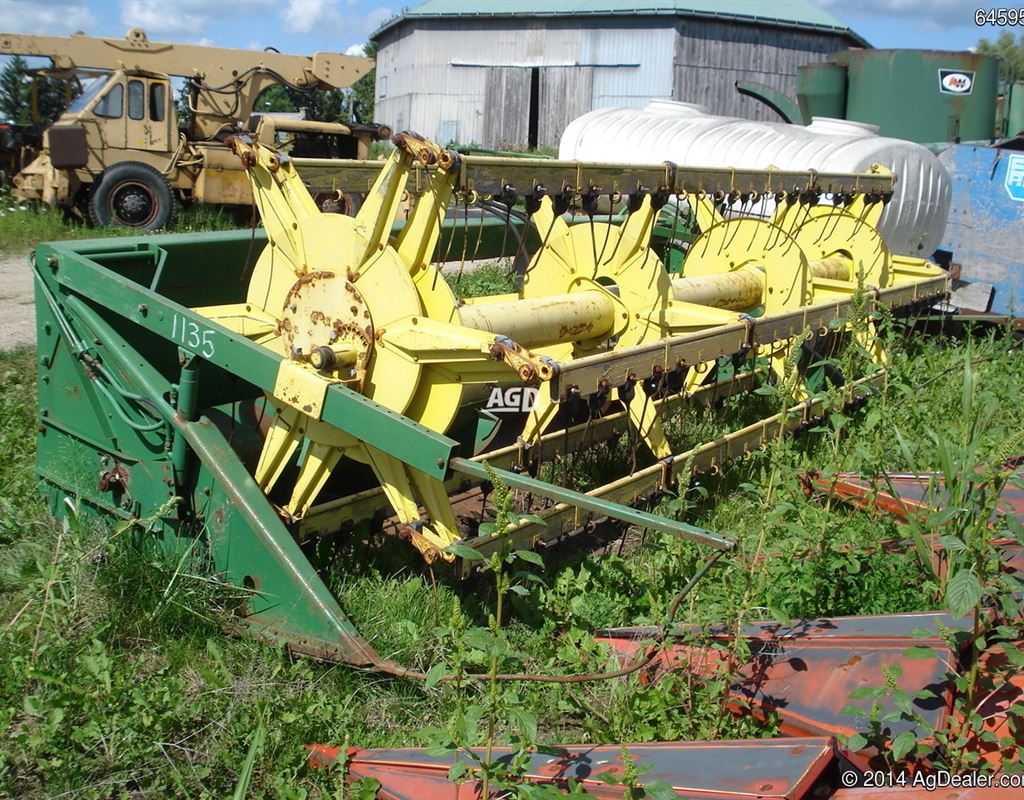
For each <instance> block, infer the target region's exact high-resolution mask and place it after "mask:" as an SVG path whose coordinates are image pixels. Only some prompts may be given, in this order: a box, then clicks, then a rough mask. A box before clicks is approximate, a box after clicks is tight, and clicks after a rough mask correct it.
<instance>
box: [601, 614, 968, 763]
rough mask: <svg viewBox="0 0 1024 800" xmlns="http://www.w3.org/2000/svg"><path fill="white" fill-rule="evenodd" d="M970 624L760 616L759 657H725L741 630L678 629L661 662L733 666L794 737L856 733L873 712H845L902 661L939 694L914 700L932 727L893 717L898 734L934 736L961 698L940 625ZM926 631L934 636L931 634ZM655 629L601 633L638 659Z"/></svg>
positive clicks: (759, 706) (916, 685)
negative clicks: (919, 650)
mask: <svg viewBox="0 0 1024 800" xmlns="http://www.w3.org/2000/svg"><path fill="white" fill-rule="evenodd" d="M970 625H971V620H970V618H963V619H959V620H956V619H954V618H952V617H951V616H950V615H949V614H946V613H942V612H924V613H915V614H890V615H880V616H863V617H835V618H831V619H818V620H807V621H802V622H794V623H791V624H788V625H783V624H780V623H775V622H761V623H753V624H750V625H747V626H746V627H745V628H744V631H743V636H744V637H745V638H746V640H747V644H748V646H749V648H750V653H751V657H750V660H749V661H748V662H747V663H745V664H735V665H730V664H728V663H726V661H725V659H726V658H727V654H728V653H729V652H730V649H729V648H728V647H727V645H728V644H729V643H730V642H731V641H732V638H733V637H732V636H731V635H730V634H728V633H725V632H723V631H720V630H718V631H716V630H709V631H704V632H701V631H700V630H699V629H696V628H691V627H678V628H677V629H676V630H675V631H674V633H675V635H676V637H678V638H677V640H676V642H675V643H674V644H672V645H671V646H669V647H668V648H666V649H665V650H664V651H663V653H662V655H661V656H660V657H659V662H658V663H659V667H660V669H665V668H676V669H685V670H688V671H690V672H694V673H696V674H698V675H701V676H704V677H710V676H713V675H716V674H723V670H724V674H726V675H728V676H729V677H730V679H731V680H732V684H731V686H730V691H731V693H732V695H733V696H734V697H735V698H736V699H737V700H743V701H745V702H746V703H749V704H750V706H751V710H752V711H753V713H755V714H757V715H758V716H761V717H765V716H767V715H768V714H770V713H775V714H777V716H778V719H779V723H780V730H781V732H782V733H784V734H788V735H792V736H821V735H836V736H849V735H852V734H854V733H857V732H860V731H864V730H866V729H867V728H868V720H867V718H866V717H863V718H859V717H853V716H848V715H845V714H842V713H841V711H842V709H844V708H845V707H847V706H850V705H857V704H856V703H855V702H852V701H851V700H850V695H851V693H852V692H853V691H854V690H855V689H858V688H860V687H877V686H885V685H886V683H887V679H886V675H885V672H884V669H883V668H885V667H887V666H890V665H892V664H897V663H898V664H899V665H900V666H901V668H902V672H901V674H900V675H899V676H896V677H895V686H896V687H898V688H899V689H902V690H904V691H905V692H907V693H908V694H909V695H910V696H911V697H914V696H915V695H916V694H917V693H918V692H919V691H921V690H922V689H925V688H928V689H931V690H932V691H934V692H935V693H936V694H937V695H939V699H937V700H924V699H915V700H914V710H915V711H916V712H917V713H918V714H919V715H920V717H921V718H922V719H924V720H925V721H926V723H927V725H926V728H925V729H920V725H919V724H918V723H916V722H913V721H910V720H893V721H890V722H887V723H886V725H887V728H888V729H889V735H890V736H896V735H897V734H899V733H901V732H903V731H912V732H913V733H914V734H915V736H917V737H919V738H924V737H925V736H926V735H927V733H928V730H927V728H942V727H944V726H945V725H946V722H947V719H948V715H949V712H950V710H951V709H952V704H953V692H952V687H951V686H950V685H949V684H948V683H947V682H946V673H947V669H948V664H949V663H951V662H952V661H953V660H954V659H953V654H952V653H951V652H950V650H949V648H948V645H947V643H946V640H945V638H944V637H943V636H942V635H941V634H940V633H939V631H940V629H942V628H945V629H949V630H969V629H970ZM925 631H927V632H929V633H928V635H922V634H923V632H925ZM654 633H655V629H653V628H647V627H640V628H618V629H612V630H606V631H599V632H598V634H597V638H598V640H599V641H604V642H606V643H608V644H609V645H610V646H611V647H612V648H613V649H614V650H615V651H616V652H617V653H619V654H620V655H621V656H623V657H625V658H632V657H634V656H635V655H636V653H637V650H638V649H639V648H640V647H642V646H644V645H643V642H644V641H645V640H650V639H651V638H652V637H653V635H654ZM919 646H926V647H930V648H931V649H933V650H934V651H935V653H936V654H937V655H938V656H939V657H937V658H916V659H908V658H906V656H905V655H904V653H905V651H906V650H907V649H908V648H910V647H919ZM887 702H890V703H891V702H892V701H891V700H887V699H884V698H883V699H882V700H881V701H880V703H881V704H882V706H886V704H887ZM885 710H886V711H888V710H889V709H888V708H885ZM865 712H866V708H865ZM849 757H850V758H851V759H852V760H853V761H854V762H855V763H857V764H858V765H859V766H862V767H866V766H867V764H868V755H858V754H849Z"/></svg>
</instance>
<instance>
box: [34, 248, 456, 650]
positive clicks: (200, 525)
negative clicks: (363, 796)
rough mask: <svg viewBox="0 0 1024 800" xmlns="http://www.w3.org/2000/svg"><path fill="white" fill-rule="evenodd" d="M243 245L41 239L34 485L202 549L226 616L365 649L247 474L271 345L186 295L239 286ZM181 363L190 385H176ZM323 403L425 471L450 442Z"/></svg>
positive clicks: (60, 511)
mask: <svg viewBox="0 0 1024 800" xmlns="http://www.w3.org/2000/svg"><path fill="white" fill-rule="evenodd" d="M254 250H255V252H256V253H258V249H257V248H254V240H253V235H252V234H251V233H250V232H248V231H242V232H232V233H227V234H203V235H191V236H163V237H147V238H140V239H137V240H131V241H129V240H123V239H122V240H108V241H100V240H91V241H86V242H75V243H59V244H49V245H40V247H39V248H38V249H37V251H36V254H35V269H34V280H35V284H36V317H37V326H38V341H39V347H38V354H39V370H38V388H39V412H38V420H37V421H38V425H37V430H38V433H37V437H38V461H37V467H36V469H37V473H38V476H39V479H40V487H41V489H42V491H43V492H44V494H45V495H46V496H47V498H48V500H49V504H50V507H51V508H52V509H53V511H54V513H56V514H57V515H59V516H61V515H65V514H66V513H67V504H66V502H65V501H66V500H68V499H70V500H71V501H72V502H73V503H74V504H75V505H76V506H77V508H78V509H79V513H80V514H85V515H93V516H96V517H100V518H104V519H107V520H120V521H137V522H140V523H141V524H140V525H138V526H136V527H135V531H136V532H137V533H138V534H139V535H145V536H148V537H150V538H151V539H152V540H153V541H154V542H155V543H156V544H158V545H161V546H163V547H164V548H165V549H166V550H167V551H169V552H173V553H181V552H183V550H184V549H185V548H189V549H190V550H191V551H192V552H194V553H195V554H196V555H197V556H198V555H203V554H206V555H208V557H209V559H210V560H211V562H212V564H213V566H214V568H215V570H216V572H217V573H218V574H220V575H222V576H223V578H224V579H225V580H227V581H229V582H230V583H232V584H234V585H236V586H239V587H241V588H242V589H243V593H244V596H245V601H244V603H242V605H241V607H240V609H239V614H238V615H237V622H238V625H239V626H244V627H246V628H248V629H249V630H250V631H251V632H253V633H255V634H257V635H259V636H264V637H269V638H274V639H280V640H283V641H286V642H287V643H288V644H289V646H290V647H292V648H294V649H297V650H300V651H302V652H307V653H311V654H314V655H317V656H322V657H328V658H333V659H338V660H343V661H347V662H350V663H354V664H360V665H365V664H369V663H373V662H374V661H375V660H376V658H377V657H376V654H375V653H373V651H372V648H370V647H369V646H368V645H367V644H366V642H365V641H364V640H363V639H362V638H361V637H360V636H359V635H358V632H357V631H356V630H355V628H354V627H353V625H352V624H351V622H350V621H349V620H348V618H347V617H346V616H345V614H344V612H343V611H342V609H341V608H340V606H339V604H338V602H337V600H336V599H335V598H334V597H333V596H332V595H331V593H330V591H329V590H328V589H327V587H326V586H325V584H324V583H323V581H322V580H321V579H320V577H319V576H318V574H317V573H316V570H315V569H314V567H313V566H312V564H311V563H310V562H309V560H308V559H307V558H306V556H305V555H304V554H303V552H302V550H301V549H300V547H299V545H298V544H297V543H296V541H295V540H294V538H293V536H292V534H291V532H290V531H289V529H288V528H287V527H286V525H285V524H284V523H283V522H282V520H281V518H280V517H279V515H278V513H277V510H276V509H275V508H274V506H273V505H272V504H271V502H270V501H269V500H268V498H267V497H266V496H265V495H264V493H263V491H262V490H261V489H260V488H259V487H258V486H257V484H256V482H255V480H254V479H253V477H252V474H251V469H252V466H253V464H254V463H255V459H256V455H257V454H258V452H259V448H260V445H261V442H260V441H258V439H257V438H256V437H255V436H254V432H255V431H256V430H257V426H258V422H257V417H258V416H259V414H260V411H261V406H262V404H263V402H264V401H263V397H264V393H265V392H266V391H269V390H272V389H273V387H274V385H275V383H276V379H277V374H278V370H279V368H280V364H281V362H282V358H281V356H279V355H277V354H275V353H273V352H271V351H270V350H267V349H265V348H262V347H259V346H258V345H255V344H253V343H252V342H250V341H249V340H247V339H245V338H244V337H241V336H238V335H237V334H234V333H233V332H231V331H229V330H228V329H226V328H223V327H222V326H219V325H216V324H215V323H212V322H210V321H209V320H207V319H205V318H204V317H201V316H199V315H197V314H195V313H194V312H192V311H191V310H190V308H188V306H187V305H184V304H186V303H187V304H197V305H198V304H201V303H202V304H205V303H206V302H208V301H209V300H210V298H214V300H213V302H221V303H224V302H235V301H238V300H241V299H242V295H244V287H245V282H244V277H245V275H246V272H247V270H248V269H249V268H250V266H251V264H252V258H253V251H254ZM193 330H195V331H196V332H197V334H196V336H194V337H193V336H191V335H189V334H183V333H182V332H183V331H190V332H191V331H193ZM200 334H201V335H200ZM183 379H188V381H189V384H188V386H191V385H193V383H192V382H193V381H194V385H195V387H196V390H195V392H194V393H193V392H191V391H185V390H184V389H183V390H182V391H180V392H179V386H186V384H185V383H184V381H183ZM190 396H194V397H195V399H196V402H195V404H194V406H193V405H192V404H191V403H189V402H188V401H187V400H186V398H187V397H190ZM323 417H324V419H325V420H327V421H328V422H330V423H332V424H334V425H335V426H336V427H338V428H340V429H343V430H349V431H350V432H354V433H356V434H357V435H358V436H359V437H360V438H361V439H364V440H365V441H368V442H370V443H371V444H373V445H374V446H376V447H378V448H382V449H384V448H386V449H387V450H388V452H390V453H392V454H394V455H396V456H397V457H399V458H401V459H402V460H404V461H406V463H409V464H411V465H413V466H415V467H416V468H417V469H420V470H421V471H423V472H426V473H427V474H430V475H433V476H436V477H439V478H440V477H443V476H444V475H445V474H446V472H447V464H448V461H449V458H450V457H451V455H452V452H453V450H454V448H455V447H456V443H455V442H454V441H453V440H451V439H448V438H447V437H444V436H441V435H439V434H436V433H434V432H432V431H429V430H427V429H426V428H423V427H422V426H419V425H417V424H416V423H414V422H412V421H411V420H409V419H407V418H405V417H403V416H401V415H399V414H393V413H392V412H390V411H388V410H387V409H383V408H382V407H380V406H378V405H377V404H376V403H373V402H372V401H370V400H368V399H367V398H365V397H362V396H361V395H358V394H356V393H355V392H352V391H350V390H348V389H346V388H344V387H341V386H333V387H331V388H330V389H329V390H328V392H327V397H326V399H325V402H324V412H323ZM196 542H199V544H200V546H199V547H195V544H196Z"/></svg>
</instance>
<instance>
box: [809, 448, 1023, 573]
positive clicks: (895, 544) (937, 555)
mask: <svg viewBox="0 0 1024 800" xmlns="http://www.w3.org/2000/svg"><path fill="white" fill-rule="evenodd" d="M1020 461H1021V459H1019V458H1018V459H1014V460H1013V461H1012V462H1010V464H1011V466H1012V467H1013V468H1014V469H1015V473H1014V474H1015V476H1016V478H1017V480H1015V481H1011V482H1010V483H1008V484H1007V485H1006V487H1005V488H1004V489H1003V492H1002V494H1001V495H1000V496H999V503H998V505H997V508H996V511H995V512H994V514H993V520H995V518H996V517H998V516H999V515H1011V516H1013V517H1014V518H1015V519H1017V520H1019V521H1020V522H1021V523H1022V524H1024V488H1021V486H1019V485H1017V484H1019V483H1022V482H1024V469H1021V468H1020ZM805 485H806V487H807V489H808V491H811V492H815V493H817V494H824V495H829V494H831V496H833V497H836V498H838V499H840V500H842V501H843V502H846V503H849V504H850V505H852V506H855V507H857V508H861V509H864V510H867V511H874V512H881V513H884V514H889V515H891V516H893V517H895V518H897V519H899V520H903V521H906V520H907V519H908V518H909V517H911V516H912V515H915V514H924V513H927V512H928V511H930V510H933V509H935V508H938V507H941V506H942V505H943V504H944V503H945V502H946V501H947V495H946V494H945V490H944V481H943V477H942V476H941V475H939V474H937V473H930V472H928V473H921V474H915V473H882V475H879V476H876V477H874V478H872V479H867V478H862V477H860V476H859V475H856V474H854V473H848V472H841V473H839V474H838V475H835V476H833V477H832V478H831V479H825V478H822V477H820V476H817V475H815V474H813V473H808V474H807V475H806V483H805ZM887 489H888V491H887ZM925 541H926V542H927V544H928V546H929V548H931V551H932V552H931V562H932V567H933V568H934V569H935V571H936V574H938V575H939V576H940V577H942V576H943V575H945V571H946V558H945V548H944V547H943V546H942V543H941V542H939V541H938V537H937V536H936V535H934V534H932V535H928V536H925ZM993 544H994V545H995V546H996V547H998V548H999V549H1000V555H1001V558H1002V562H1003V568H1004V569H1005V570H1006V572H1008V573H1010V574H1013V575H1018V576H1024V548H1022V547H1021V546H1020V544H1019V543H1018V542H1017V541H1016V540H1014V539H1009V538H997V539H993ZM910 546H911V544H910V542H907V541H892V540H891V541H885V542H882V547H883V549H885V550H886V551H887V552H903V551H905V550H907V549H908V548H909V547H910Z"/></svg>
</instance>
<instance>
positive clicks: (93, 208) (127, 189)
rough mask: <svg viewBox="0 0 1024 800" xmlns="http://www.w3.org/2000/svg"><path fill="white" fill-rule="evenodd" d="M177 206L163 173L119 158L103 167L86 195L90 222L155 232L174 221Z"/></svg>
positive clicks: (147, 165) (146, 165) (145, 165)
mask: <svg viewBox="0 0 1024 800" xmlns="http://www.w3.org/2000/svg"><path fill="white" fill-rule="evenodd" d="M177 207H178V203H177V201H176V200H175V198H174V191H173V190H172V189H171V185H170V184H169V183H168V182H167V179H166V178H165V177H164V176H163V175H161V174H160V173H159V172H157V171H156V170H155V169H153V168H152V167H151V166H149V164H142V163H140V162H138V161H122V162H121V163H120V164H114V166H112V167H110V168H109V169H108V170H106V171H105V172H104V173H103V175H102V176H101V177H100V180H99V182H98V183H97V184H96V185H95V186H94V187H93V190H92V192H91V193H90V194H89V221H90V222H91V223H92V224H93V225H96V226H102V225H117V226H120V227H125V228H138V229H139V230H143V231H155V230H159V229H160V228H163V227H164V226H165V225H168V224H170V223H171V222H173V221H174V216H175V214H176V213H177V210H178V208H177Z"/></svg>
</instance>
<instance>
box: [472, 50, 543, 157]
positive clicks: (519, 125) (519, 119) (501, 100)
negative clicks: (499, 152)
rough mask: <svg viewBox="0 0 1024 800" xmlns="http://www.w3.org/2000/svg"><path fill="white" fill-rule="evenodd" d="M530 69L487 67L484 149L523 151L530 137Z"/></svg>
mask: <svg viewBox="0 0 1024 800" xmlns="http://www.w3.org/2000/svg"><path fill="white" fill-rule="evenodd" d="M531 72H532V70H531V69H530V68H528V67H488V68H487V83H486V85H485V88H484V109H485V110H484V115H485V116H484V140H483V142H481V144H482V145H483V146H484V147H492V148H499V149H500V148H502V147H508V146H509V145H513V146H518V147H524V146H526V145H527V144H528V142H529V137H530V84H531V80H530V78H531Z"/></svg>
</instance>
